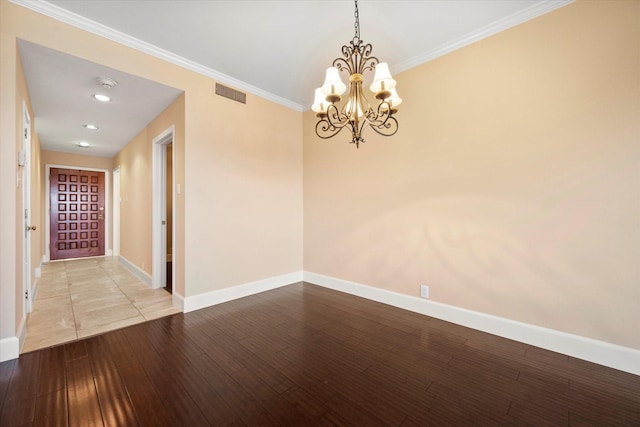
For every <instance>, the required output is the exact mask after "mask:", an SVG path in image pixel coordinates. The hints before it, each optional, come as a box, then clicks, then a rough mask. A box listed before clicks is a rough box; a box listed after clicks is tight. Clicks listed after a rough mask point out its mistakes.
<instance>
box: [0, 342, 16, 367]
mask: <svg viewBox="0 0 640 427" xmlns="http://www.w3.org/2000/svg"><path fill="white" fill-rule="evenodd" d="M18 356H20V340H19V339H18V337H9V338H3V339H0V362H6V361H7V360H12V359H17V358H18Z"/></svg>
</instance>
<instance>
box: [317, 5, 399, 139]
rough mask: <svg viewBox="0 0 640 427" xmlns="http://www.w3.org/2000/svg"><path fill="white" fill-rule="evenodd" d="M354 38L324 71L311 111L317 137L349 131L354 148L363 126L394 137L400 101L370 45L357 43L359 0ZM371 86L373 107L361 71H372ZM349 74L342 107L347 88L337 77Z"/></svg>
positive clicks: (385, 70)
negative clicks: (364, 86) (346, 96)
mask: <svg viewBox="0 0 640 427" xmlns="http://www.w3.org/2000/svg"><path fill="white" fill-rule="evenodd" d="M354 17H355V21H356V22H355V36H354V37H353V39H352V40H351V41H350V42H349V44H347V45H344V46H342V57H339V58H336V59H334V60H333V64H332V65H333V66H332V67H329V68H327V71H326V74H325V80H324V84H323V85H322V87H320V88H318V89H316V91H315V97H314V101H313V105H312V106H311V109H312V110H313V111H314V112H315V113H316V117H318V119H319V120H318V122H317V123H316V135H318V136H319V137H320V138H322V139H329V138H332V137H334V136H335V135H337V134H338V133H340V131H341V130H342V129H344V128H345V127H348V128H349V129H351V141H350V142H351V143H352V144H355V145H356V147H360V144H361V143H363V142H365V140H364V138H363V137H362V133H363V131H364V129H365V127H366V126H369V127H370V128H371V129H373V130H374V131H375V132H377V133H379V134H380V135H383V136H391V135H394V134H395V133H396V132H397V131H398V121H397V120H396V118H395V117H394V114H395V113H397V112H398V108H397V107H398V105H400V103H401V102H402V99H401V98H400V97H399V96H398V93H397V92H396V89H395V87H396V81H395V80H394V79H393V77H391V72H389V65H388V64H387V63H386V62H380V61H379V60H378V58H376V57H375V56H371V52H372V51H373V46H372V45H371V44H365V43H364V42H363V41H362V40H360V18H359V12H358V0H355V13H354ZM374 70H375V74H374V78H373V83H372V84H371V86H369V89H370V90H371V92H373V93H374V95H375V98H376V99H377V100H378V105H377V106H376V107H375V108H374V107H372V106H371V105H370V104H369V101H368V100H367V98H366V97H365V94H364V92H363V90H362V84H363V81H364V76H363V74H364V72H366V71H374ZM342 71H346V72H347V73H349V96H348V98H347V101H346V102H345V103H344V105H342V106H338V105H337V103H338V102H340V101H341V100H342V94H343V93H345V91H346V89H347V86H346V85H345V84H344V83H343V81H342V79H341V78H340V72H342Z"/></svg>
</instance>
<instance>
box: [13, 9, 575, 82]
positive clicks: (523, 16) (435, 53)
mask: <svg viewBox="0 0 640 427" xmlns="http://www.w3.org/2000/svg"><path fill="white" fill-rule="evenodd" d="M12 1H13V0H12ZM573 2H575V0H544V1H540V2H537V3H535V4H534V5H532V6H530V7H528V8H526V9H523V10H520V11H518V12H516V13H514V14H512V15H509V16H506V17H504V18H502V19H499V20H497V21H495V22H492V23H491V24H489V25H485V26H484V27H481V28H478V29H476V30H474V31H472V32H470V33H468V34H465V35H463V36H461V37H458V38H456V39H454V40H451V41H448V42H446V43H445V44H442V45H440V46H438V47H435V48H433V49H430V50H428V51H426V52H423V53H421V54H419V55H416V56H414V57H413V58H409V59H407V60H405V61H402V62H399V63H397V64H392V66H391V69H392V71H393V73H394V74H396V73H400V72H402V71H406V70H408V69H410V68H413V67H417V66H418V65H421V64H424V63H425V62H429V61H431V60H433V59H436V58H438V57H440V56H444V55H446V54H448V53H451V52H453V51H455V50H458V49H461V48H463V47H465V46H468V45H470V44H473V43H475V42H478V41H480V40H482V39H486V38H487V37H491V36H493V35H494V34H497V33H499V32H501V31H505V30H508V29H509V28H511V27H515V26H516V25H520V24H522V23H524V22H527V21H529V20H531V19H534V18H537V17H538V16H541V15H544V14H545V13H549V12H551V11H553V10H556V9H559V8H561V7H563V6H566V5H568V4H571V3H573Z"/></svg>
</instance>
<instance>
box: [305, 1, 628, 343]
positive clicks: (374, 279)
mask: <svg viewBox="0 0 640 427" xmlns="http://www.w3.org/2000/svg"><path fill="white" fill-rule="evenodd" d="M639 16H640V2H625V1H621V2H614V1H611V2H577V3H574V4H571V5H568V6H566V7H564V8H561V9H559V10H556V11H554V12H552V13H550V14H547V15H544V16H542V17H539V18H537V19H535V20H532V21H529V22H527V23H525V24H523V25H520V26H517V27H514V28H512V29H510V30H508V31H505V32H502V33H500V34H497V35H495V36H493V37H491V38H488V39H485V40H483V41H481V42H478V43H476V44H473V45H470V46H468V47H465V48H463V49H461V50H458V51H456V52H453V53H451V54H449V55H446V56H444V57H441V58H439V59H437V60H434V61H432V62H429V63H427V64H424V65H422V66H420V67H417V68H414V69H411V70H409V71H406V72H404V73H401V74H399V75H398V76H397V80H398V91H399V93H400V95H401V96H402V97H403V99H404V104H403V105H401V108H400V110H401V111H400V113H399V116H398V118H399V121H400V130H399V132H398V134H397V135H396V136H395V137H392V138H382V137H376V135H375V134H374V133H373V132H371V131H369V132H368V134H367V135H366V137H368V141H367V143H366V144H364V146H361V148H360V149H359V150H356V149H355V147H354V146H352V145H349V144H347V143H346V141H347V140H348V138H347V135H344V136H339V137H338V138H336V139H338V141H331V142H326V141H322V140H320V139H319V138H317V137H316V136H315V134H314V131H313V125H314V124H315V118H314V117H313V115H312V114H311V113H306V114H305V134H304V140H305V142H304V144H305V145H304V149H305V151H304V196H305V198H304V218H305V228H304V238H305V242H304V243H305V248H304V250H305V252H304V267H305V270H307V271H311V272H315V273H320V274H325V275H328V276H332V277H337V278H341V279H345V280H350V281H354V282H359V283H363V284H367V285H371V286H374V287H378V288H383V289H389V290H393V291H396V292H400V293H403V294H408V295H414V296H419V286H420V285H421V284H427V285H429V286H430V291H431V299H432V300H433V301H438V302H442V303H446V304H450V305H453V306H457V307H462V308H467V309H471V310H476V311H479V312H483V313H489V314H493V315H496V316H501V317H505V318H509V319H514V320H517V321H521V322H526V323H529V324H534V325H540V326H543V327H548V328H552V329H555V330H559V331H565V332H569V333H573V334H577V335H581V336H585V337H590V338H594V339H598V340H603V341H606V342H610V343H614V344H619V345H623V346H627V347H631V348H636V349H640V321H639V317H638V306H639V305H640V286H639V284H640V267H639V266H640V263H639V260H640V241H639V235H638V230H639V225H640V194H639V193H640V186H639V183H640V143H639V139H638V137H639V135H640V32H639V30H640V25H639V22H638V19H639Z"/></svg>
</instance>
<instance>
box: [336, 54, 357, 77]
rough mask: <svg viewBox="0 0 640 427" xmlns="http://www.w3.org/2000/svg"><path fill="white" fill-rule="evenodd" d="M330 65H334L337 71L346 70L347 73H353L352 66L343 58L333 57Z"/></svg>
mask: <svg viewBox="0 0 640 427" xmlns="http://www.w3.org/2000/svg"><path fill="white" fill-rule="evenodd" d="M332 65H333V66H334V67H336V68H337V69H338V71H342V70H347V72H348V73H349V75H351V74H353V67H352V65H351V63H349V62H348V61H347V60H346V59H345V58H336V59H334V60H333V64H332Z"/></svg>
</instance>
